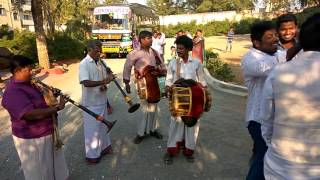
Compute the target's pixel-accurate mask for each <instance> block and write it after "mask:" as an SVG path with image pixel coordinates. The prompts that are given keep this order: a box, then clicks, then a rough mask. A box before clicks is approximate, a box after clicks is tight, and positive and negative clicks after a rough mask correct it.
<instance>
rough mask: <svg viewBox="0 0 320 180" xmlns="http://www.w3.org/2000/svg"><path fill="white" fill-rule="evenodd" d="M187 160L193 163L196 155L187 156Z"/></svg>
mask: <svg viewBox="0 0 320 180" xmlns="http://www.w3.org/2000/svg"><path fill="white" fill-rule="evenodd" d="M186 160H187V161H188V162H189V163H193V162H194V157H193V156H186Z"/></svg>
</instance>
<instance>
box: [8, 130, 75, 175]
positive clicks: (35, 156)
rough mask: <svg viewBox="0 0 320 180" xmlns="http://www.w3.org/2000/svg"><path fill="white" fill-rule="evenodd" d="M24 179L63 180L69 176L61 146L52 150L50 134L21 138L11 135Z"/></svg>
mask: <svg viewBox="0 0 320 180" xmlns="http://www.w3.org/2000/svg"><path fill="white" fill-rule="evenodd" d="M13 141H14V144H15V146H16V149H17V152H18V155H19V158H20V161H21V167H22V170H23V174H24V177H25V179H26V180H65V179H67V178H68V176H69V171H68V167H67V164H66V161H65V158H64V153H63V148H61V149H59V150H53V139H52V135H48V136H45V137H41V138H35V139H22V138H18V137H16V136H14V135H13Z"/></svg>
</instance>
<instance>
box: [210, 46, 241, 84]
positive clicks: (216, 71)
mask: <svg viewBox="0 0 320 180" xmlns="http://www.w3.org/2000/svg"><path fill="white" fill-rule="evenodd" d="M206 53H207V54H206V55H207V58H208V60H207V65H206V67H207V69H208V70H209V72H210V74H211V75H212V76H213V77H215V78H216V79H219V80H221V81H225V82H230V81H233V80H234V78H235V76H234V75H233V73H232V70H231V68H230V67H229V66H228V64H227V63H224V62H222V61H221V60H220V59H219V55H218V54H217V53H215V52H212V51H211V50H207V52H206Z"/></svg>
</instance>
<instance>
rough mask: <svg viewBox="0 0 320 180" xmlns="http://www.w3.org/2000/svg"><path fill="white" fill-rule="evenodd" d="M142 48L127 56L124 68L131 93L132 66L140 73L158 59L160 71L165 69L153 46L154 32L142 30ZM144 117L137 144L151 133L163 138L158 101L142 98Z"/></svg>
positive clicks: (140, 38) (139, 128)
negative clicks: (160, 130)
mask: <svg viewBox="0 0 320 180" xmlns="http://www.w3.org/2000/svg"><path fill="white" fill-rule="evenodd" d="M139 41H140V49H137V50H134V51H132V52H131V53H130V54H128V56H127V60H126V63H125V65H124V69H123V81H124V83H125V84H126V91H127V93H130V91H131V90H130V84H129V83H130V76H131V70H132V67H134V69H135V71H138V72H139V73H140V74H141V73H142V71H143V70H144V68H145V67H146V66H148V65H150V66H156V64H157V59H158V60H159V61H161V62H160V71H165V65H164V64H163V60H162V58H161V56H160V55H159V53H158V52H156V51H155V50H154V49H152V48H151V45H152V33H151V32H149V31H141V32H140V34H139ZM141 106H142V112H143V117H142V119H140V120H138V130H137V136H136V137H135V139H134V141H133V142H134V143H135V144H139V143H141V142H142V141H143V139H144V138H145V137H146V136H145V135H146V134H150V136H153V137H155V138H157V139H162V134H160V132H159V131H157V117H156V113H157V103H148V102H147V101H146V100H141Z"/></svg>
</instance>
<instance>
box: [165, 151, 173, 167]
mask: <svg viewBox="0 0 320 180" xmlns="http://www.w3.org/2000/svg"><path fill="white" fill-rule="evenodd" d="M163 162H164V164H166V165H171V164H173V156H172V155H170V154H169V153H166V154H165V155H164V157H163Z"/></svg>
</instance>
